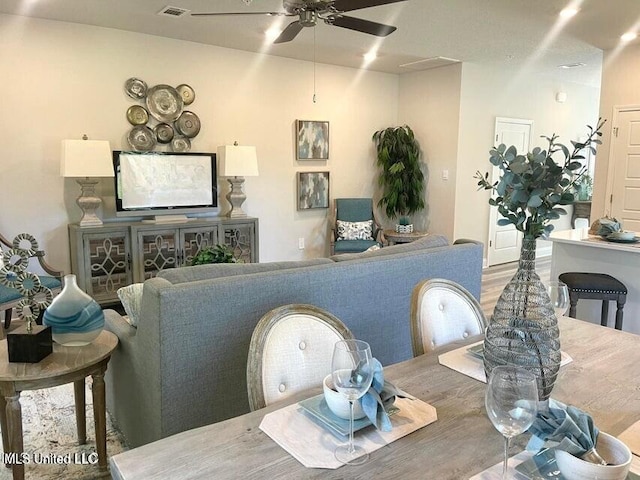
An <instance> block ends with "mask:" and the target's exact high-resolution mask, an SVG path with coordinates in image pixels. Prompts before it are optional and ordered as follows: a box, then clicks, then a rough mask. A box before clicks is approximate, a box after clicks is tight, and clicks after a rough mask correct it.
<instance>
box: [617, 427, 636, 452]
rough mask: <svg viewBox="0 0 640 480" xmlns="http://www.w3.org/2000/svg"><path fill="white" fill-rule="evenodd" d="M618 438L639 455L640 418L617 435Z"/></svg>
mask: <svg viewBox="0 0 640 480" xmlns="http://www.w3.org/2000/svg"><path fill="white" fill-rule="evenodd" d="M618 438H619V439H620V440H621V441H622V442H624V443H626V444H627V447H629V450H631V451H632V452H633V454H634V455H638V456H640V420H638V421H637V422H636V423H634V424H633V425H631V426H630V427H629V428H627V429H626V430H625V431H624V432H622V433H621V434H620V435H618Z"/></svg>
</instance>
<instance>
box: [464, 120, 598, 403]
mask: <svg viewBox="0 0 640 480" xmlns="http://www.w3.org/2000/svg"><path fill="white" fill-rule="evenodd" d="M603 124H604V121H602V120H598V124H597V127H596V128H595V129H593V128H591V127H589V126H587V128H588V129H589V136H588V137H587V139H586V140H585V141H584V142H571V143H572V145H573V151H571V150H569V148H568V147H566V146H565V145H563V144H561V143H559V142H558V136H557V135H555V134H554V135H552V136H551V137H543V138H546V140H547V142H548V147H547V149H546V150H543V149H541V148H539V147H536V148H534V149H533V150H532V151H531V152H529V153H526V154H519V153H518V152H517V150H516V148H515V147H514V146H510V147H508V148H507V147H506V146H505V145H504V144H503V145H500V146H499V147H496V148H493V149H491V151H490V158H489V161H490V162H491V164H492V165H494V166H496V167H498V168H499V169H500V170H501V176H500V180H499V181H497V182H495V183H491V182H490V181H489V173H485V174H484V175H483V174H482V173H480V172H479V171H478V172H476V175H475V178H477V179H478V186H479V187H480V189H485V190H490V191H491V192H492V194H493V196H492V197H491V198H490V199H489V204H490V205H493V206H496V207H497V208H498V212H499V213H500V215H502V217H503V218H501V219H500V220H498V224H499V225H508V224H513V225H514V226H515V228H516V229H517V230H519V231H520V232H522V233H523V235H524V240H523V242H522V249H521V252H520V261H519V264H518V270H517V271H516V274H515V275H514V277H513V278H512V279H511V281H510V282H509V283H508V284H507V285H506V287H505V288H504V290H503V292H502V294H501V295H500V298H499V299H498V302H497V303H496V306H495V309H494V311H493V315H492V317H491V320H490V322H489V325H488V327H487V330H486V332H485V340H484V368H485V373H486V375H487V378H489V374H490V373H491V371H492V370H493V368H494V367H496V366H498V365H517V366H520V367H523V368H525V369H527V370H529V371H531V372H532V373H533V374H534V375H535V376H536V378H537V381H538V392H539V397H540V400H546V399H548V398H549V396H550V395H551V390H552V388H553V385H554V382H555V380H556V378H557V374H558V370H559V368H560V341H559V331H558V320H557V317H556V315H555V313H554V310H553V307H552V305H551V300H550V298H549V294H548V293H547V289H546V287H545V285H544V284H543V283H542V282H541V281H540V277H539V276H538V274H537V273H536V271H535V258H536V239H538V238H541V237H542V238H546V237H548V235H549V233H551V231H552V230H553V225H551V224H550V222H551V221H552V220H555V219H557V218H560V215H565V214H566V211H565V210H564V209H563V208H562V206H563V205H569V204H571V203H573V202H574V201H575V197H574V192H575V185H576V184H577V183H579V182H580V180H581V178H582V177H583V176H584V174H585V172H586V167H584V166H583V165H582V163H581V162H580V160H582V159H583V158H584V157H583V156H582V151H583V150H584V149H590V150H591V151H592V152H593V153H595V148H594V145H596V144H600V143H601V142H600V139H599V137H600V136H601V135H602V133H601V132H600V130H601V128H602V126H603ZM553 156H562V157H563V159H562V161H561V162H560V163H556V162H555V160H554V159H553Z"/></svg>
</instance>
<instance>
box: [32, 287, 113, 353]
mask: <svg viewBox="0 0 640 480" xmlns="http://www.w3.org/2000/svg"><path fill="white" fill-rule="evenodd" d="M43 323H44V324H45V325H48V326H50V327H51V336H52V338H53V341H54V342H56V343H58V344H60V345H65V346H74V347H75V346H83V345H87V344H89V343H91V342H92V341H93V340H95V339H96V338H97V337H98V335H100V332H101V331H102V329H103V328H104V313H102V308H100V305H99V304H98V302H96V301H95V300H94V299H93V298H91V297H90V296H89V295H87V294H86V293H85V292H84V291H82V289H81V288H80V287H79V286H78V284H77V282H76V276H75V275H65V277H64V288H63V289H62V292H60V294H59V295H58V296H57V297H55V298H54V299H53V301H52V302H51V305H49V307H48V308H47V309H46V310H45V312H44V318H43Z"/></svg>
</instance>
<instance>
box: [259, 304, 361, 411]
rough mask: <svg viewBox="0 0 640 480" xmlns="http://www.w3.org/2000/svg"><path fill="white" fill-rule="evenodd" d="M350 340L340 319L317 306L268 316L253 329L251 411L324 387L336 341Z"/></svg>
mask: <svg viewBox="0 0 640 480" xmlns="http://www.w3.org/2000/svg"><path fill="white" fill-rule="evenodd" d="M351 338H353V335H352V334H351V332H350V331H349V329H348V328H347V327H346V326H345V325H344V324H343V323H342V322H341V321H340V320H338V319H337V318H336V317H334V316H333V315H331V314H330V313H329V312H327V311H325V310H322V309H320V308H318V307H314V306H313V305H302V304H294V305H285V306H283V307H279V308H276V309H274V310H271V311H270V312H268V313H267V314H265V315H264V316H263V317H262V318H261V319H260V321H259V322H258V324H257V325H256V328H255V330H254V331H253V335H252V336H251V343H250V346H249V358H248V359H247V389H248V392H249V406H250V408H251V410H252V411H253V410H257V409H259V408H263V407H265V406H267V405H270V404H272V403H275V402H278V401H280V400H284V399H285V398H287V397H289V396H291V395H293V394H294V393H297V392H300V391H302V390H306V389H308V388H310V387H314V386H320V385H322V380H323V379H324V377H325V376H326V375H327V374H329V373H331V357H332V355H333V347H334V345H335V344H336V342H338V341H339V340H344V339H351Z"/></svg>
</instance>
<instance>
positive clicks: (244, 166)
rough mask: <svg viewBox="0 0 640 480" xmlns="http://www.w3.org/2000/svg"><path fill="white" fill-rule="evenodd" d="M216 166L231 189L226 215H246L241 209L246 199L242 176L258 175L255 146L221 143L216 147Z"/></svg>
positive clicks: (235, 216)
mask: <svg viewBox="0 0 640 480" xmlns="http://www.w3.org/2000/svg"><path fill="white" fill-rule="evenodd" d="M218 166H219V167H220V175H221V176H223V177H229V178H227V181H228V182H229V184H230V185H231V191H229V193H228V194H227V200H228V201H229V203H230V204H231V210H230V211H229V213H227V214H226V216H227V217H231V218H238V217H246V216H247V214H246V213H245V212H244V211H243V210H242V203H243V202H244V201H245V200H246V199H247V196H246V195H245V194H244V191H243V187H242V186H243V184H244V177H255V176H257V175H258V157H257V155H256V147H246V146H240V145H238V142H234V144H233V145H222V146H220V147H218Z"/></svg>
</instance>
